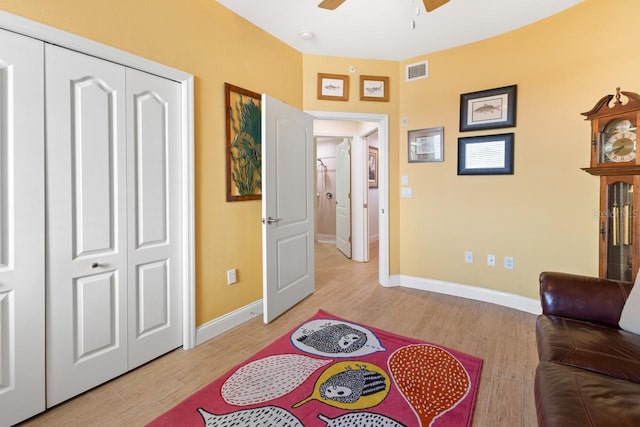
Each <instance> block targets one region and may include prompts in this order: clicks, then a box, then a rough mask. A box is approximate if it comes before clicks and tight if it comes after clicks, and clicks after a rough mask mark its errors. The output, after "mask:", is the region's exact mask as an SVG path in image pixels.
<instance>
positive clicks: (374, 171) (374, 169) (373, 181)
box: [369, 147, 378, 188]
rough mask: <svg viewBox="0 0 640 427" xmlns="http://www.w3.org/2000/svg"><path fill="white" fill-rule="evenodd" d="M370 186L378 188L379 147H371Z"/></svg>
mask: <svg viewBox="0 0 640 427" xmlns="http://www.w3.org/2000/svg"><path fill="white" fill-rule="evenodd" d="M369 188H378V148H377V147H369Z"/></svg>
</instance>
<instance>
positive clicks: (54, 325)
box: [45, 45, 127, 406]
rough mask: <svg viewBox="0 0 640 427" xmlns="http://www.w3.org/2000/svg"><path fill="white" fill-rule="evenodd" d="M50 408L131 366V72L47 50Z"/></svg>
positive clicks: (55, 49)
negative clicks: (128, 129)
mask: <svg viewBox="0 0 640 427" xmlns="http://www.w3.org/2000/svg"><path fill="white" fill-rule="evenodd" d="M45 52H46V61H45V69H46V110H47V122H46V134H47V149H46V152H47V216H48V223H47V254H48V262H47V283H48V289H47V305H46V307H47V325H46V331H47V345H46V348H47V405H48V406H53V405H55V404H58V403H60V402H62V401H64V400H66V399H68V398H70V397H72V396H74V395H76V394H78V393H81V392H83V391H85V390H88V389H89V388H91V387H93V386H95V385H97V384H100V383H102V382H104V381H107V380H108V379H110V378H113V377H115V376H117V375H120V374H122V373H124V372H126V370H127V210H126V208H127V199H126V195H127V189H126V184H127V183H126V173H127V162H126V154H127V153H126V132H125V123H126V114H125V68H124V67H122V66H120V65H116V64H113V63H111V62H107V61H103V60H100V59H97V58H92V57H89V56H86V55H81V54H78V53H77V52H73V51H70V50H67V49H63V48H60V47H57V46H52V45H47V46H46V50H45Z"/></svg>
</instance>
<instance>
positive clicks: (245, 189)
mask: <svg viewBox="0 0 640 427" xmlns="http://www.w3.org/2000/svg"><path fill="white" fill-rule="evenodd" d="M261 101H262V95H260V94H259V93H256V92H252V91H250V90H247V89H243V88H241V87H238V86H234V85H232V84H230V83H225V84H224V102H225V122H226V161H225V163H226V165H225V169H226V184H227V189H226V190H227V191H226V193H227V202H237V201H244V200H261V199H262V109H261Z"/></svg>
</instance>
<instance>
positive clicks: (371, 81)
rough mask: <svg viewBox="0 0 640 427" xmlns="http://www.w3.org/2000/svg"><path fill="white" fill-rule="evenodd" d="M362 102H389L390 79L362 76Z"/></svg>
mask: <svg viewBox="0 0 640 427" xmlns="http://www.w3.org/2000/svg"><path fill="white" fill-rule="evenodd" d="M360 101H380V102H389V77H382V76H360Z"/></svg>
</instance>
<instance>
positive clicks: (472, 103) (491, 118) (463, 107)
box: [460, 85, 517, 132]
mask: <svg viewBox="0 0 640 427" xmlns="http://www.w3.org/2000/svg"><path fill="white" fill-rule="evenodd" d="M516 95H517V86H516V85H512V86H505V87H499V88H496V89H489V90H482V91H479V92H471V93H463V94H462V95H460V132H466V131H470V130H483V129H498V128H508V127H513V126H515V125H516Z"/></svg>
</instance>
